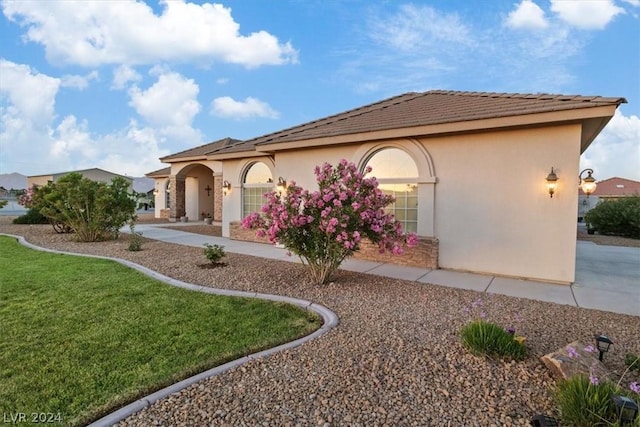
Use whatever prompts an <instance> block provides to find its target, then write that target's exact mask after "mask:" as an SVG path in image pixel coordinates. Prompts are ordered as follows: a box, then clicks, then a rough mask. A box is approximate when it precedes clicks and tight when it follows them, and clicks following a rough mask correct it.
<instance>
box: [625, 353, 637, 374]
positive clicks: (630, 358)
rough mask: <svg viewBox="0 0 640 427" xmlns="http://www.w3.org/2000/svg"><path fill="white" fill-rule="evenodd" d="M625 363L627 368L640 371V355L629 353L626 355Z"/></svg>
mask: <svg viewBox="0 0 640 427" xmlns="http://www.w3.org/2000/svg"><path fill="white" fill-rule="evenodd" d="M624 364H625V365H627V369H629V370H630V371H638V372H640V356H638V355H637V354H633V353H627V354H626V355H625V356H624Z"/></svg>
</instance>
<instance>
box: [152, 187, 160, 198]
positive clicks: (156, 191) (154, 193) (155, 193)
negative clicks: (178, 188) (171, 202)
mask: <svg viewBox="0 0 640 427" xmlns="http://www.w3.org/2000/svg"><path fill="white" fill-rule="evenodd" d="M158 193H159V191H158V189H157V188H156V189H155V190H153V195H154V196H157V195H158Z"/></svg>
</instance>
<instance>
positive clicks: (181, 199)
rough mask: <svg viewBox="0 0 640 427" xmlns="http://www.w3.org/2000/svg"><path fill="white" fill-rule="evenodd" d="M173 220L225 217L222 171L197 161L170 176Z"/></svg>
mask: <svg viewBox="0 0 640 427" xmlns="http://www.w3.org/2000/svg"><path fill="white" fill-rule="evenodd" d="M170 189H171V191H170V198H171V200H170V209H171V215H170V217H171V219H172V220H180V219H181V218H182V217H187V218H189V220H191V221H194V220H202V219H204V218H206V217H211V218H213V220H214V221H220V220H222V206H221V203H222V184H221V174H220V173H219V171H218V173H216V171H214V170H213V169H211V168H210V167H208V166H206V165H204V164H201V163H193V164H190V165H187V166H185V167H184V168H182V169H181V170H180V171H179V172H178V173H177V174H175V175H172V176H171V178H170Z"/></svg>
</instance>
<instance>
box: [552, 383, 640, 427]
mask: <svg viewBox="0 0 640 427" xmlns="http://www.w3.org/2000/svg"><path fill="white" fill-rule="evenodd" d="M614 394H617V395H623V396H627V397H630V398H631V399H635V400H636V402H637V395H636V396H635V398H634V395H633V394H631V393H628V392H626V391H624V390H622V389H621V388H620V387H618V386H617V385H616V384H614V383H613V382H611V381H608V380H604V381H598V380H597V379H595V378H591V379H590V378H587V377H586V376H585V375H576V376H574V377H572V378H569V379H568V380H565V381H562V382H560V383H558V385H557V386H556V388H555V390H554V400H555V402H556V404H557V405H558V407H559V409H560V419H561V420H562V421H563V422H564V423H565V424H566V425H571V426H576V427H582V426H584V427H587V426H619V425H621V424H620V420H619V419H618V414H617V413H616V407H615V405H614V403H613V401H612V399H611V397H612V396H613V395H614ZM627 425H628V424H627ZM631 425H632V426H639V425H640V417H639V418H637V419H636V421H635V423H633V424H631Z"/></svg>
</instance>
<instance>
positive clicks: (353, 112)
mask: <svg viewBox="0 0 640 427" xmlns="http://www.w3.org/2000/svg"><path fill="white" fill-rule="evenodd" d="M423 94H424V92H422V93H420V92H406V93H403V94H400V95H396V96H392V97H391V98H386V99H383V100H381V101H376V102H373V103H370V104H366V105H362V106H360V107H356V108H352V109H350V110H346V111H342V112H339V113H335V114H332V115H330V116H326V117H322V118H320V119H316V120H312V121H310V122H306V123H302V124H299V125H295V126H291V127H289V128H286V129H282V130H279V131H276V132H271V133H267V134H264V135H261V136H257V137H255V138H251V139H247V140H245V141H244V142H247V143H250V142H251V141H257V140H262V139H264V138H267V137H275V136H282V135H291V134H293V133H298V132H301V131H303V130H307V129H310V128H314V127H317V125H319V124H323V125H324V124H328V123H332V122H333V120H335V119H336V118H338V117H340V118H339V120H346V119H348V118H351V117H356V116H359V115H362V114H365V113H366V112H369V111H373V110H376V109H377V108H372V107H374V106H376V105H381V104H385V105H384V106H382V107H380V108H386V107H388V106H389V105H395V104H399V103H400V102H403V101H406V100H403V101H397V100H399V99H400V98H405V97H408V96H411V95H413V96H412V97H411V99H413V98H416V97H417V96H420V95H423ZM394 100H396V101H397V102H391V101H394ZM365 110H367V111H365ZM311 125H316V126H311ZM294 129H295V130H297V131H296V132H291V131H293V130H294ZM268 141H269V139H266V140H264V141H260V142H257V143H256V145H261V144H265V143H266V142H268Z"/></svg>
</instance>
